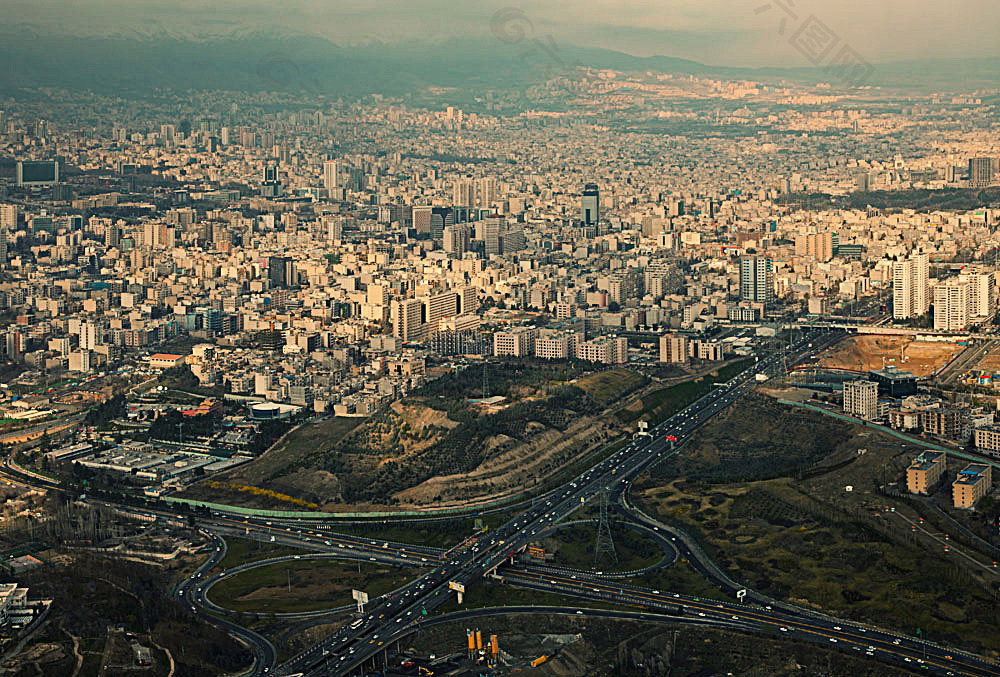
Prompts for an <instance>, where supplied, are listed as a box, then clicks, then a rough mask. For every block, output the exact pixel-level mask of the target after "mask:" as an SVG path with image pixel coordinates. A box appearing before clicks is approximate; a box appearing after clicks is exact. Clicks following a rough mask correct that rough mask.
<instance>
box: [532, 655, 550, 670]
mask: <svg viewBox="0 0 1000 677" xmlns="http://www.w3.org/2000/svg"><path fill="white" fill-rule="evenodd" d="M547 660H549V657H548V656H539V657H538V658H536V659H535V660H533V661H531V667H533V668H537V667H538V666H539V665H541V664H542V663H544V662H545V661H547Z"/></svg>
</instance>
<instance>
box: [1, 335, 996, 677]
mask: <svg viewBox="0 0 1000 677" xmlns="http://www.w3.org/2000/svg"><path fill="white" fill-rule="evenodd" d="M838 338H839V335H838V334H837V333H835V332H823V331H821V330H818V329H815V330H811V331H809V332H806V333H804V334H803V335H802V336H801V337H799V339H798V340H797V341H796V342H795V344H794V345H793V346H790V347H789V348H788V353H787V354H782V353H774V354H770V355H767V356H765V357H764V358H763V359H761V360H760V361H758V362H757V363H756V364H754V365H753V366H752V367H751V368H749V369H747V370H746V371H744V372H743V373H741V374H739V375H737V376H736V377H734V378H733V379H731V380H730V381H728V382H726V383H724V384H718V385H717V387H716V388H714V389H713V390H712V391H710V392H709V393H708V394H706V395H705V396H703V397H702V398H700V399H699V400H697V401H696V402H694V403H692V404H690V405H689V406H687V407H685V408H684V409H683V410H681V411H679V412H677V413H676V414H674V415H673V416H672V417H671V418H670V419H668V420H667V421H665V422H663V423H662V424H660V425H658V426H657V427H656V428H654V429H653V430H651V431H650V434H649V435H648V436H640V437H638V438H636V439H635V440H633V441H632V442H630V443H629V444H628V445H627V446H626V447H625V448H623V449H621V450H620V451H618V452H617V453H616V454H614V455H613V456H611V457H609V458H607V459H605V460H603V461H601V462H600V463H598V464H596V465H595V466H594V467H592V468H591V469H590V470H588V471H586V472H584V473H582V474H581V475H580V476H578V477H576V478H574V479H573V480H571V481H570V482H567V483H566V484H565V485H563V486H562V487H560V488H559V489H556V490H553V491H551V492H549V493H547V494H545V495H544V496H543V497H541V498H540V499H539V500H537V501H535V502H534V503H533V504H532V505H531V506H530V507H528V508H527V509H526V510H525V511H524V512H523V513H521V514H520V515H518V516H517V517H516V518H514V519H512V520H510V521H509V522H508V523H507V524H505V525H503V526H501V527H500V528H498V529H496V530H494V531H492V532H490V533H488V534H486V535H484V536H482V537H481V538H480V540H479V541H477V542H475V543H474V544H470V545H469V546H468V547H467V548H464V549H458V550H453V551H450V552H448V553H443V552H441V551H440V550H437V549H434V548H423V547H417V546H410V545H406V544H400V543H393V542H390V541H386V540H382V539H376V538H364V537H354V536H345V535H343V534H335V533H333V532H331V531H330V530H329V529H328V528H325V527H324V526H320V525H316V524H310V525H308V526H303V524H302V523H300V522H290V521H264V520H257V519H243V520H241V519H239V518H233V517H231V516H229V515H225V514H219V513H215V514H212V515H211V516H203V517H199V518H198V523H199V525H201V526H203V527H205V528H209V529H211V530H212V531H214V532H218V533H223V534H233V535H241V536H247V537H251V538H255V539H258V540H264V541H269V542H274V543H276V544H285V545H291V546H295V547H298V548H303V549H307V550H315V551H319V552H324V553H331V554H333V555H339V556H343V557H348V558H353V559H362V560H363V559H368V560H371V561H379V562H385V563H391V564H396V565H410V566H414V567H423V568H426V569H430V571H429V572H428V573H425V574H424V575H423V576H421V577H419V578H417V579H416V580H414V581H413V582H411V583H410V584H408V585H406V586H404V587H403V588H401V589H400V590H397V591H396V592H394V593H392V594H390V595H386V596H383V597H382V598H379V599H376V600H372V602H371V603H370V604H369V606H368V610H367V613H366V614H365V615H363V616H361V617H360V618H357V619H355V620H354V621H353V622H352V623H350V624H348V625H346V626H345V627H343V628H341V629H340V630H339V631H338V632H336V633H335V634H333V635H332V636H330V637H327V638H326V639H325V640H323V641H322V642H321V643H319V644H317V645H315V646H313V647H311V648H310V649H308V650H307V651H304V652H302V653H300V654H299V655H297V656H294V657H293V658H292V659H290V660H289V661H287V662H285V663H284V664H283V665H281V666H280V667H278V668H275V667H274V665H275V651H274V647H273V646H271V644H270V643H269V642H268V641H267V639H266V638H264V637H262V636H260V635H259V634H257V633H254V632H252V631H249V630H246V629H244V628H241V627H239V626H237V625H235V624H234V623H231V622H230V621H229V620H228V619H227V618H226V613H225V610H222V609H220V608H219V607H216V606H214V605H213V604H212V603H211V601H210V599H209V598H208V591H209V590H210V588H211V584H212V582H213V581H214V580H217V579H218V578H219V577H221V576H226V575H232V574H234V573H236V572H237V571H236V569H240V570H242V567H235V568H232V569H230V570H229V571H225V572H221V573H217V574H215V575H213V576H207V574H208V572H209V571H211V570H212V569H213V568H215V567H216V566H217V565H218V563H219V562H220V561H221V560H222V558H223V557H224V556H225V549H224V542H223V541H222V540H221V539H220V538H218V536H216V535H213V538H214V539H216V545H217V547H216V550H215V551H214V552H213V554H212V556H211V557H210V558H209V559H208V560H207V561H206V562H204V563H203V564H202V565H201V567H199V569H198V570H197V571H196V572H195V573H194V575H193V576H192V577H191V578H190V579H189V580H188V581H186V582H185V583H184V584H182V585H181V586H179V587H178V589H177V591H176V593H177V595H178V597H179V598H181V599H183V600H184V601H185V602H186V603H188V604H190V605H191V607H192V611H194V612H195V613H202V614H203V615H204V616H205V617H206V619H207V620H210V621H211V622H215V623H217V624H219V625H221V626H222V627H225V628H226V629H227V630H229V631H230V632H232V633H233V634H234V635H236V636H238V637H240V638H241V639H242V640H243V641H245V642H247V643H248V644H250V645H251V646H252V647H253V648H254V652H255V656H256V659H257V660H256V662H255V668H254V673H253V674H257V675H259V674H263V673H266V672H269V671H274V672H277V673H279V674H282V675H291V674H295V673H303V674H306V675H328V674H336V675H345V674H350V673H351V672H352V671H356V669H357V668H358V667H359V666H362V665H364V664H365V663H366V662H369V661H370V660H371V659H372V657H374V656H376V655H377V654H379V653H380V652H382V651H384V650H385V648H387V647H388V646H390V645H391V644H392V643H393V642H395V641H397V640H399V639H401V638H403V637H405V636H406V635H408V634H410V633H411V632H413V631H414V630H415V629H416V628H417V627H418V626H419V625H420V624H422V623H428V622H438V621H437V619H434V618H431V617H429V616H427V615H426V614H427V613H428V612H430V611H431V610H433V609H435V608H437V607H439V606H441V605H442V604H443V603H445V602H446V601H447V600H449V599H452V595H454V594H455V593H454V592H453V591H452V590H453V588H456V587H459V588H460V587H462V586H469V585H473V584H475V583H476V582H477V581H479V580H481V579H482V578H483V577H484V576H488V575H495V576H502V577H504V579H505V581H506V582H508V583H511V584H515V585H519V586H524V587H530V588H536V589H543V590H548V591H552V592H559V593H561V594H572V595H575V596H579V597H584V598H593V599H601V600H605V601H606V600H609V599H614V600H616V601H618V602H619V603H626V604H630V605H635V606H640V607H644V608H645V609H649V610H652V611H656V612H657V613H658V614H666V615H668V616H669V615H672V616H674V617H677V618H683V619H684V620H685V621H691V622H706V623H714V624H722V625H726V626H727V627H733V628H740V629H743V630H751V631H770V632H775V633H783V634H787V636H789V637H795V638H798V639H802V640H808V641H816V642H825V643H827V644H829V645H842V646H844V647H845V648H848V647H849V648H848V650H856V651H859V652H863V653H864V654H865V655H868V656H872V657H873V658H877V659H880V660H885V661H889V662H898V663H900V664H903V665H906V664H908V663H912V664H913V666H912V667H919V668H922V669H925V670H929V671H932V672H934V673H937V674H955V675H959V674H962V675H977V676H978V675H1000V669H998V668H997V667H996V666H994V665H992V664H990V663H987V662H985V661H983V660H981V659H979V658H978V657H976V656H973V655H969V654H964V653H961V652H958V651H955V650H949V649H944V648H941V647H937V646H935V645H932V644H928V643H925V642H919V641H915V640H913V639H910V638H906V637H901V636H896V635H894V634H892V633H888V632H884V631H881V630H878V629H875V628H870V627H865V626H862V625H859V624H857V623H852V622H847V621H842V620H838V619H836V618H832V617H830V616H827V615H824V614H821V613H819V612H816V611H812V610H806V609H800V608H797V607H794V606H792V605H788V604H784V603H780V602H777V601H775V600H771V599H769V598H767V597H766V596H763V595H759V594H758V593H754V592H753V591H748V596H747V599H746V601H752V602H754V604H753V605H749V604H736V603H728V604H727V603H722V602H715V601H707V600H699V599H697V598H693V597H689V596H684V595H681V594H680V593H675V592H670V591H668V592H661V591H657V590H648V589H643V588H638V587H635V586H628V585H625V584H624V583H622V582H621V581H619V580H609V579H608V577H605V576H596V575H593V574H586V573H583V572H577V573H572V572H570V571H568V570H557V569H553V568H551V567H537V566H535V567H530V566H523V565H517V564H516V563H515V557H514V556H515V555H516V554H517V553H518V552H520V551H522V550H523V549H524V548H525V547H526V546H527V544H528V543H529V542H530V541H533V540H536V539H537V538H538V537H539V535H541V534H544V533H545V532H547V531H549V530H551V529H553V528H554V527H557V526H558V525H560V524H561V523H562V522H563V521H564V520H566V518H568V517H570V516H571V515H572V514H573V513H574V512H575V511H576V510H577V509H578V508H579V507H580V506H581V504H583V503H585V502H586V501H587V500H588V499H591V498H593V497H594V496H596V495H598V493H600V492H602V491H608V492H611V494H612V495H614V496H615V497H616V502H617V504H618V506H619V507H620V509H621V510H623V511H625V512H626V513H627V514H629V515H631V516H632V518H633V519H634V520H636V521H637V522H638V523H641V524H643V525H644V526H645V527H646V528H647V529H651V530H652V531H653V532H654V533H656V534H660V533H662V534H663V536H664V538H665V539H669V543H670V546H671V549H672V551H673V552H674V553H677V555H675V557H676V556H678V555H679V556H681V557H684V558H685V559H687V560H688V561H689V562H690V563H691V564H692V566H694V567H695V568H697V569H698V570H699V571H701V572H702V573H704V574H705V575H706V577H708V578H709V579H710V580H712V581H714V582H716V583H717V584H718V585H719V586H720V588H721V589H722V590H724V591H727V592H728V593H730V594H733V593H735V591H736V590H737V589H739V588H740V586H739V584H738V583H736V582H735V581H732V580H731V579H729V578H728V577H727V576H726V575H725V574H724V573H723V572H721V571H720V570H719V569H718V568H717V567H715V565H714V563H712V562H711V560H710V559H709V558H708V557H706V556H705V555H704V553H702V552H701V551H700V549H698V547H697V545H696V544H694V543H693V542H692V541H691V540H690V539H689V538H687V537H686V536H685V535H684V534H683V533H682V532H680V531H677V530H674V529H671V528H670V527H668V526H667V525H663V524H660V523H659V522H657V521H656V520H655V519H653V518H651V517H649V516H647V515H643V514H642V513H641V512H639V511H637V510H636V509H635V508H634V507H633V506H631V505H629V504H628V501H627V496H626V494H627V491H626V490H627V488H628V485H629V483H630V482H631V481H632V480H634V479H635V478H636V477H637V476H638V475H639V474H640V473H642V472H643V471H645V470H646V469H647V468H649V467H650V466H651V465H652V464H654V463H656V462H658V461H660V460H662V459H664V458H666V457H667V456H669V455H670V454H673V453H678V451H679V447H680V445H682V444H683V443H684V442H685V441H686V440H687V439H688V438H689V437H690V435H691V434H692V432H694V431H695V430H696V429H697V428H698V427H699V426H700V425H701V424H702V423H704V422H705V421H706V420H708V419H709V418H711V417H712V416H714V415H715V414H717V413H718V412H719V411H721V410H723V409H725V408H726V407H728V406H729V405H730V404H732V403H733V402H735V401H736V400H737V399H738V398H740V397H741V396H742V395H744V394H745V393H746V392H748V391H749V390H751V389H752V388H753V387H754V385H755V383H756V376H757V375H758V374H763V375H768V376H771V375H775V374H778V373H780V372H782V371H783V369H784V365H785V364H786V363H787V364H788V365H789V366H791V365H792V364H794V363H795V362H796V361H797V360H799V359H801V357H802V356H803V355H805V354H807V353H809V352H816V351H818V350H820V349H822V348H823V347H824V346H825V345H828V344H829V343H832V342H833V341H835V340H837V339H838ZM17 476H18V477H20V478H22V479H23V478H24V475H23V474H21V473H18V474H17ZM32 479H38V478H32ZM151 512H158V513H161V512H162V513H163V514H165V515H170V513H169V512H165V511H151ZM290 557H291V558H292V559H294V557H295V555H291V556H290ZM206 610H209V611H211V612H212V613H211V614H210V615H209V614H205V611H206ZM678 614H679V615H678Z"/></svg>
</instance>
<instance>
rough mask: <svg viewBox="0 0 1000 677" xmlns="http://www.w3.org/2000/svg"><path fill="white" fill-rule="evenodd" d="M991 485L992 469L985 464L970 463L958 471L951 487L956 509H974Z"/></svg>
mask: <svg viewBox="0 0 1000 677" xmlns="http://www.w3.org/2000/svg"><path fill="white" fill-rule="evenodd" d="M992 483H993V468H991V467H990V466H988V465H986V464H985V463H970V464H969V465H967V466H965V468H964V469H963V470H960V471H959V473H958V476H957V477H955V482H954V483H953V484H952V485H951V495H952V500H953V502H954V504H955V507H956V508H966V509H971V508H974V507H975V505H976V503H977V502H978V501H979V499H980V498H982V497H983V496H985V495H986V494H987V493H989V490H990V485H991V484H992Z"/></svg>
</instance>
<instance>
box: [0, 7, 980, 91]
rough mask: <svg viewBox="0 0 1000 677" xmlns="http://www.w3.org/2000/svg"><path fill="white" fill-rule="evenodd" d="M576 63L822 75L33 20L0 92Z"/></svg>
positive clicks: (659, 59) (463, 83)
mask: <svg viewBox="0 0 1000 677" xmlns="http://www.w3.org/2000/svg"><path fill="white" fill-rule="evenodd" d="M574 64H581V65H586V66H590V67H594V68H608V69H614V70H622V71H654V72H662V73H677V74H690V75H700V76H711V77H718V78H724V79H753V80H760V81H765V82H776V81H779V80H782V79H784V80H789V81H795V82H802V83H810V82H825V81H828V80H829V79H830V76H829V74H827V73H825V72H824V71H823V70H821V69H818V68H810V67H800V68H741V67H716V66H708V65H705V64H701V63H698V62H695V61H690V60H687V59H681V58H675V57H668V56H653V57H637V56H633V55H630V54H626V53H623V52H618V51H613V50H608V49H601V48H595V47H579V46H575V45H566V44H548V45H546V44H542V43H541V42H534V41H531V40H523V41H521V42H516V41H515V42H513V43H508V42H504V41H502V40H501V39H499V38H497V37H495V36H493V35H488V36H487V37H485V38H480V39H469V38H461V37H457V38H455V39H451V40H447V41H441V40H438V41H427V42H420V41H409V42H405V43H396V44H385V43H382V42H378V41H375V40H363V41H361V42H360V43H359V44H356V45H353V46H341V45H337V44H335V43H333V42H331V41H329V40H327V39H325V38H322V37H319V36H313V35H307V34H299V33H289V32H282V31H280V30H274V29H262V28H233V27H232V26H231V25H223V26H218V27H211V26H208V27H205V30H202V31H200V32H198V33H196V34H185V33H179V32H176V31H167V30H148V31H143V30H136V31H127V32H124V31H118V32H115V33H107V34H100V33H96V32H90V33H89V34H84V35H74V34H72V32H71V31H70V30H69V29H61V30H60V29H52V28H42V27H39V26H32V25H24V24H21V25H10V24H8V25H5V26H3V27H0V91H5V92H8V93H9V92H13V91H16V90H18V89H22V88H34V87H57V88H67V89H70V90H93V91H98V92H105V93H113V92H117V93H123V94H124V93H128V94H141V93H148V92H151V91H153V90H155V89H161V88H170V89H174V90H186V89H196V90H205V89H229V90H242V91H250V92H254V91H275V90H279V91H280V90H285V91H299V90H305V91H310V92H312V93H316V94H326V95H330V96H334V97H337V96H344V97H356V96H363V95H367V94H373V93H381V94H386V95H403V94H407V93H412V92H417V91H421V90H425V89H427V88H429V87H440V88H464V89H471V90H477V91H479V90H484V89H487V88H489V89H503V88H506V87H519V86H524V85H527V84H531V83H535V82H539V81H541V80H543V79H544V78H546V77H548V76H551V75H555V74H558V73H569V72H571V71H572V69H573V66H574ZM868 82H869V84H872V85H881V86H888V87H905V88H914V89H921V90H945V91H955V90H961V91H968V90H971V89H976V88H987V87H989V88H992V87H996V85H997V83H998V82H1000V59H996V58H994V59H981V60H964V61H949V62H906V63H892V64H878V65H876V67H875V68H874V71H873V73H872V75H871V77H870V78H868Z"/></svg>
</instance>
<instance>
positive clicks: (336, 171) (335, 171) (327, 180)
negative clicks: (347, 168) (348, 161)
mask: <svg viewBox="0 0 1000 677" xmlns="http://www.w3.org/2000/svg"><path fill="white" fill-rule="evenodd" d="M323 187H324V188H326V189H327V190H333V189H334V188H340V161H339V160H327V161H326V162H324V163H323Z"/></svg>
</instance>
